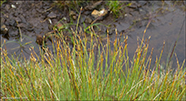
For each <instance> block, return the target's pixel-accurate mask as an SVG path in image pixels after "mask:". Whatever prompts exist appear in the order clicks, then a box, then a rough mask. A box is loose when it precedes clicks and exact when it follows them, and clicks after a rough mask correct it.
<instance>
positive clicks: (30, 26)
mask: <svg viewBox="0 0 186 101" xmlns="http://www.w3.org/2000/svg"><path fill="white" fill-rule="evenodd" d="M26 29H27V30H28V31H32V30H33V29H34V26H33V25H32V24H30V23H27V26H26Z"/></svg>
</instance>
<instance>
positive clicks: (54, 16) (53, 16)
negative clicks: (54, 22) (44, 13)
mask: <svg viewBox="0 0 186 101" xmlns="http://www.w3.org/2000/svg"><path fill="white" fill-rule="evenodd" d="M56 16H57V15H56V14H55V13H54V12H51V13H50V14H48V17H49V18H56Z"/></svg>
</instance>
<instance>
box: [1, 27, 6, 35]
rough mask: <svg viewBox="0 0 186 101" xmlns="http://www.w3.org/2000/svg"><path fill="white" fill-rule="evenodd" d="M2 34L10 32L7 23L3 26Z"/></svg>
mask: <svg viewBox="0 0 186 101" xmlns="http://www.w3.org/2000/svg"><path fill="white" fill-rule="evenodd" d="M0 34H3V35H5V34H8V28H7V27H6V25H2V26H1V33H0Z"/></svg>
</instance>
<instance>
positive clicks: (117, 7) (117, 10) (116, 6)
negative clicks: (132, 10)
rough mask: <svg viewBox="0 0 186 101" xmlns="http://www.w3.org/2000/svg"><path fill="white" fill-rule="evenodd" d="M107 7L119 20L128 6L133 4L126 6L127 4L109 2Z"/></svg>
mask: <svg viewBox="0 0 186 101" xmlns="http://www.w3.org/2000/svg"><path fill="white" fill-rule="evenodd" d="M106 5H107V6H108V7H109V10H110V11H112V13H113V14H114V15H115V16H116V17H117V18H118V17H119V16H120V14H121V13H122V12H121V11H122V10H124V9H125V7H126V6H129V5H131V3H129V4H126V5H125V2H122V1H118V0H116V1H107V3H106Z"/></svg>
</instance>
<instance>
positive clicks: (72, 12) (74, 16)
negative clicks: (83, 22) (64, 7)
mask: <svg viewBox="0 0 186 101" xmlns="http://www.w3.org/2000/svg"><path fill="white" fill-rule="evenodd" d="M69 16H70V17H72V18H73V19H74V20H76V19H77V17H76V13H75V12H74V11H70V13H69Z"/></svg>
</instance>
